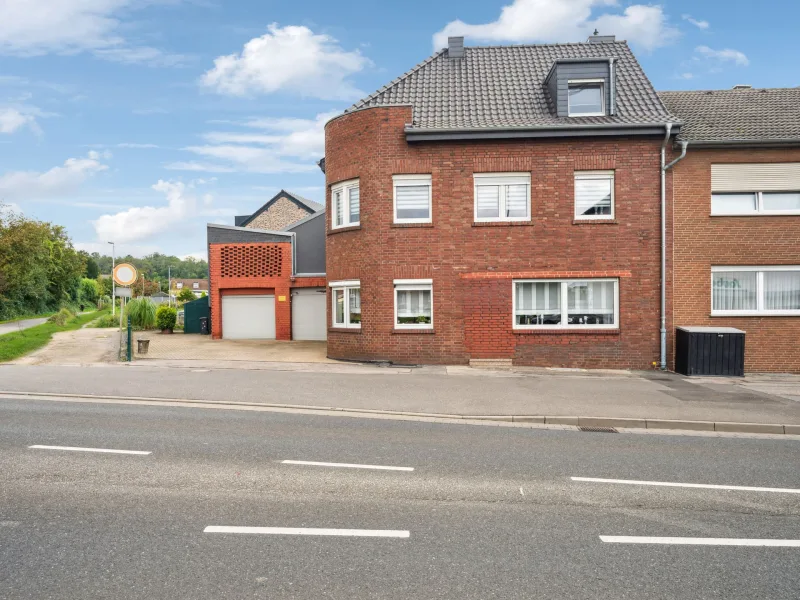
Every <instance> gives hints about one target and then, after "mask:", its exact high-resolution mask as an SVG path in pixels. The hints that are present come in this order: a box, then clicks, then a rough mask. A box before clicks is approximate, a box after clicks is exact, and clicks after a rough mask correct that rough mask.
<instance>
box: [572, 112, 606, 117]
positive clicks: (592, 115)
mask: <svg viewBox="0 0 800 600" xmlns="http://www.w3.org/2000/svg"><path fill="white" fill-rule="evenodd" d="M567 116H568V117H573V118H574V117H605V116H606V113H604V112H593V113H580V114H577V115H576V114H573V113H569V114H568V115H567Z"/></svg>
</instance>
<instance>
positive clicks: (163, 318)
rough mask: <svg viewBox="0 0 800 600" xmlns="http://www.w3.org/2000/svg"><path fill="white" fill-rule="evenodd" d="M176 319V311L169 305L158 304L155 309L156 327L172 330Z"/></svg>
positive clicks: (162, 329)
mask: <svg viewBox="0 0 800 600" xmlns="http://www.w3.org/2000/svg"><path fill="white" fill-rule="evenodd" d="M177 320H178V311H177V310H175V309H174V308H172V307H171V306H163V305H162V306H159V307H158V310H157V311H156V327H158V328H159V329H160V330H161V331H169V332H172V330H173V329H175V323H176V322H177Z"/></svg>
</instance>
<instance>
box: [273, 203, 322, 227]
mask: <svg viewBox="0 0 800 600" xmlns="http://www.w3.org/2000/svg"><path fill="white" fill-rule="evenodd" d="M324 216H325V209H324V208H323V209H322V210H320V211H317V212H315V213H314V214H312V215H308V216H307V217H304V218H302V219H300V220H299V221H295V222H294V223H291V224H289V225H287V226H286V227H284V228H283V229H282V230H281V231H292V230H293V229H294V228H295V227H297V226H298V225H302V224H303V223H308V222H309V221H311V220H312V219H317V218H319V217H324Z"/></svg>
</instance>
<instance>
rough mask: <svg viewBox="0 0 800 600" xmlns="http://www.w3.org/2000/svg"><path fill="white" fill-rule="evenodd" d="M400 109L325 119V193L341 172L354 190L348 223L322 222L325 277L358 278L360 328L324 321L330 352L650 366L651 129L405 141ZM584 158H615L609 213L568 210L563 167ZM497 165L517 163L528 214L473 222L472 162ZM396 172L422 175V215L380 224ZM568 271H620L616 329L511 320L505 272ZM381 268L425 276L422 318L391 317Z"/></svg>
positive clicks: (605, 162)
mask: <svg viewBox="0 0 800 600" xmlns="http://www.w3.org/2000/svg"><path fill="white" fill-rule="evenodd" d="M410 121H411V109H410V108H409V107H379V108H371V109H367V110H362V111H357V112H354V113H351V114H348V115H344V116H342V117H340V118H338V119H335V120H333V121H331V122H329V123H328V125H327V127H326V153H325V156H326V177H327V184H328V192H327V198H326V200H327V202H328V203H330V186H331V185H332V184H335V183H337V182H339V181H344V180H348V179H353V178H359V180H360V196H361V217H360V223H361V224H360V226H358V227H355V228H349V229H346V230H341V229H337V230H335V231H332V230H331V227H330V222H329V223H328V225H327V246H326V252H327V274H328V280H329V281H331V282H333V281H338V280H353V279H357V280H359V281H360V282H361V311H362V324H361V329H360V330H341V329H336V328H331V329H330V330H329V333H328V354H329V356H331V357H332V358H348V359H370V360H392V361H395V362H399V363H466V362H468V361H469V360H470V359H471V358H476V359H477V358H505V359H513V361H514V363H515V364H520V365H537V366H557V367H574V366H586V367H607V368H641V369H645V368H652V363H653V362H654V361H657V360H658V358H659V325H660V324H659V310H660V309H659V306H660V295H659V289H660V288H659V277H660V226H659V224H660V204H659V202H660V187H659V150H660V144H661V139H656V138H581V139H574V140H563V139H562V140H558V141H554V140H506V141H481V142H478V141H465V142H419V143H414V144H409V143H408V142H407V141H406V138H405V134H404V126H405V124H406V123H409V122H410ZM597 169H613V170H614V171H615V217H616V218H615V220H614V221H612V222H599V221H594V222H575V221H574V220H573V215H574V172H575V171H576V170H597ZM510 172H514V173H530V176H531V216H532V219H531V221H530V222H525V223H512V224H509V223H499V224H495V223H491V224H487V223H474V222H473V221H474V219H473V206H474V204H473V203H474V197H473V196H474V194H473V174H474V173H510ZM398 174H430V175H431V176H432V198H433V201H432V210H433V212H432V223H431V224H422V225H416V224H415V225H407V224H404V225H397V224H393V223H392V221H393V208H392V198H393V187H392V185H393V184H392V175H398ZM328 214H329V215H330V214H331V210H330V204H328ZM569 274H572V275H569ZM573 275H574V276H576V277H616V278H619V294H620V311H619V314H620V326H619V329H618V330H613V331H601V330H596V331H586V330H584V331H580V332H575V331H568V332H555V331H548V332H543V333H540V332H528V331H525V332H517V331H513V330H512V309H511V303H512V285H511V281H512V280H513V279H514V278H517V277H520V278H527V277H537V278H556V277H567V276H570V277H571V276H573ZM394 279H432V280H433V321H434V328H433V331H420V330H412V331H409V330H400V331H398V330H395V328H394V291H393V280H394ZM330 310H331V308H330V302H329V303H328V311H329V313H330ZM330 316H331V315H330V314H329V315H328V322H329V323H331V322H332V321H331V319H330Z"/></svg>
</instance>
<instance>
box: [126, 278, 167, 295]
mask: <svg viewBox="0 0 800 600" xmlns="http://www.w3.org/2000/svg"><path fill="white" fill-rule="evenodd" d="M143 282H144V283H143ZM143 288H144V293H142V289H143ZM160 291H161V286H159V285H158V282H157V281H149V280H147V279H144V276H140V277H139V280H138V281H137V282H136V283H134V284H133V285H132V286H131V292H132V293H133V297H134V298H138V297H139V296H142V295H144V296H152V295H153V294H157V293H158V292H160Z"/></svg>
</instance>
